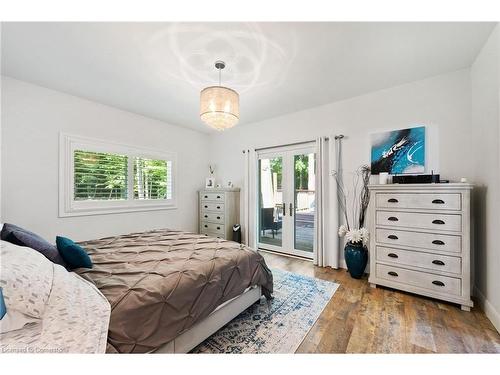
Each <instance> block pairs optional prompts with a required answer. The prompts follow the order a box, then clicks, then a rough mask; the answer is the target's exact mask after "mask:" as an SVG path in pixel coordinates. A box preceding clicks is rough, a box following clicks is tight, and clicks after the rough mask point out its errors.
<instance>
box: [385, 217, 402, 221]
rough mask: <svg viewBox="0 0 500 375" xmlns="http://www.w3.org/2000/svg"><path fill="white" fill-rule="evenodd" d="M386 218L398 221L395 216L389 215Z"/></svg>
mask: <svg viewBox="0 0 500 375" xmlns="http://www.w3.org/2000/svg"><path fill="white" fill-rule="evenodd" d="M387 220H389V221H399V219H398V218H397V217H395V216H390V217H388V218H387Z"/></svg>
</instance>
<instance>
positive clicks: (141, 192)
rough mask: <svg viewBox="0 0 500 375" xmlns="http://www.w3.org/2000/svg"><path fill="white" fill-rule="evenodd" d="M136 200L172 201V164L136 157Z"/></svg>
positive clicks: (165, 161)
mask: <svg viewBox="0 0 500 375" xmlns="http://www.w3.org/2000/svg"><path fill="white" fill-rule="evenodd" d="M134 199H139V200H143V199H172V162H171V161H168V160H155V159H147V158H140V157H136V158H135V159H134Z"/></svg>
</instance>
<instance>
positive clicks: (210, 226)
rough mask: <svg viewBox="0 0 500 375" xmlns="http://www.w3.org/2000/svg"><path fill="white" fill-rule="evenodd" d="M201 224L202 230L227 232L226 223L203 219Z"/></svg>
mask: <svg viewBox="0 0 500 375" xmlns="http://www.w3.org/2000/svg"><path fill="white" fill-rule="evenodd" d="M200 226H201V230H202V231H207V232H210V233H217V234H224V233H225V231H224V225H222V224H215V223H209V222H208V221H202V222H201V224H200Z"/></svg>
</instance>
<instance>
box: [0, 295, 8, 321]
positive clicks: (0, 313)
mask: <svg viewBox="0 0 500 375" xmlns="http://www.w3.org/2000/svg"><path fill="white" fill-rule="evenodd" d="M5 314H7V306H5V301H4V299H3V291H2V287H0V319H2V318H3V317H4V316H5Z"/></svg>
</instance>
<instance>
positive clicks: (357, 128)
mask: <svg viewBox="0 0 500 375" xmlns="http://www.w3.org/2000/svg"><path fill="white" fill-rule="evenodd" d="M242 105H243V103H242ZM470 107H471V97H470V72H469V70H468V69H465V70H460V71H457V72H453V73H449V74H446V75H441V76H437V77H433V78H430V79H426V80H423V81H418V82H413V83H409V84H406V85H403V86H399V87H395V88H391V89H387V90H382V91H377V92H374V93H370V94H367V95H363V96H359V97H355V98H352V99H348V100H344V101H340V102H335V103H331V104H327V105H324V106H320V107H316V108H312V109H308V110H305V111H300V112H296V113H292V114H289V115H285V116H281V117H276V118H273V119H269V120H266V121H262V122H258V123H254V124H249V125H241V126H237V127H236V128H233V129H231V130H229V131H226V132H224V133H218V134H216V135H213V136H211V144H210V155H211V162H212V163H215V165H216V177H217V180H218V181H221V182H224V183H225V182H226V181H228V180H231V181H233V182H234V183H235V185H236V186H243V174H244V163H243V162H244V157H243V154H242V150H243V149H246V148H249V147H254V148H260V147H267V146H279V145H283V144H287V143H293V142H300V141H306V140H314V139H315V138H316V137H319V136H327V135H332V134H344V135H345V136H346V137H345V138H344V143H343V160H344V170H345V171H346V174H348V173H353V172H354V171H355V170H356V168H357V167H358V166H360V165H361V164H368V163H369V161H370V133H374V132H379V131H384V130H393V129H400V128H405V127H411V126H413V125H417V124H423V125H426V126H427V133H428V137H427V138H428V139H427V143H428V144H429V147H428V150H427V159H428V169H429V171H430V170H431V169H433V170H434V171H435V172H441V176H442V178H449V179H452V180H457V179H459V178H460V177H462V176H465V177H469V178H471V177H472V176H473V163H474V162H473V160H472V159H473V157H472V158H471V155H470V153H465V152H464V150H469V149H470V148H471V143H470V137H471V128H470ZM242 116H244V113H242ZM242 212H243V211H242Z"/></svg>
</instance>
